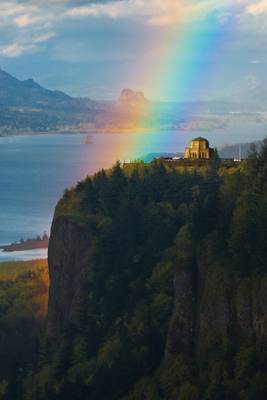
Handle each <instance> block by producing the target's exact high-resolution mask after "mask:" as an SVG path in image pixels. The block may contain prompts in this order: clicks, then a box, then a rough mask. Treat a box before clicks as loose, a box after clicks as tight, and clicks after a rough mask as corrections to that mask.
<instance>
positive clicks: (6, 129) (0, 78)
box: [0, 69, 267, 136]
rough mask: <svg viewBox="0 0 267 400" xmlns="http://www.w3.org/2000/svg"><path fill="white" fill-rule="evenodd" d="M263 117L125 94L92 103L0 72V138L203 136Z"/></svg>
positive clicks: (239, 108)
mask: <svg viewBox="0 0 267 400" xmlns="http://www.w3.org/2000/svg"><path fill="white" fill-rule="evenodd" d="M266 120H267V114H266V113H262V112H261V113H260V112H258V111H257V109H256V108H255V106H254V107H252V106H250V105H248V104H247V105H244V104H239V103H234V102H231V101H229V102H215V101H214V102H196V101H195V102H193V101H192V102H180V103H174V102H169V103H168V102H166V103H161V102H149V101H148V100H147V99H146V97H145V95H144V93H143V92H140V91H139V92H138V91H134V90H132V89H128V88H125V89H123V90H122V92H121V94H120V96H119V97H118V100H117V101H114V102H97V101H93V100H90V99H87V98H73V97H71V96H68V95H67V94H65V93H63V92H60V91H57V90H48V89H46V88H44V87H42V86H40V85H39V84H38V83H36V82H35V81H34V80H33V79H27V80H25V81H20V80H18V79H16V78H14V77H13V76H12V75H10V74H8V73H7V72H5V71H3V70H1V69H0V136H7V135H14V134H27V133H44V132H52V133H60V132H83V133H90V132H104V133H105V132H108V133H109V132H129V131H131V132H137V131H143V130H150V131H151V130H152V131H159V130H165V131H166V130H177V131H178V130H181V131H192V130H194V131H198V132H203V131H205V132H208V131H212V130H214V129H224V128H225V127H226V126H228V125H231V124H235V125H236V124H239V125H242V124H244V123H245V124H248V123H260V122H266Z"/></svg>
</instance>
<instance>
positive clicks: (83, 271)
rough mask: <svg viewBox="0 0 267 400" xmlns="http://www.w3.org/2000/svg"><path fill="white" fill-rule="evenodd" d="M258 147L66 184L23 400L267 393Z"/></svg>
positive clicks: (266, 210) (266, 279)
mask: <svg viewBox="0 0 267 400" xmlns="http://www.w3.org/2000/svg"><path fill="white" fill-rule="evenodd" d="M266 149H267V147H266ZM264 151H265V150H264V149H263V150H262V153H260V155H256V154H254V155H253V156H252V157H251V159H250V160H248V161H247V162H244V163H243V164H242V165H240V166H236V167H234V168H226V167H224V166H221V167H220V166H218V165H214V166H212V165H209V166H207V169H206V170H205V169H204V170H202V171H201V172H199V173H192V171H191V172H189V173H188V172H184V171H182V170H179V168H178V169H177V167H171V166H166V165H164V164H162V162H161V161H159V162H157V161H156V162H154V163H152V164H150V165H142V164H134V165H128V166H124V168H121V167H120V166H119V165H116V166H115V167H114V168H113V169H112V170H111V171H109V172H107V173H106V172H103V171H102V172H99V173H98V174H97V175H96V176H95V177H93V178H87V179H86V180H85V181H84V182H81V183H79V185H78V186H77V188H75V189H72V190H70V191H68V192H66V194H65V196H64V198H63V199H62V200H61V201H60V203H59V205H58V207H57V210H56V213H55V217H54V221H53V226H52V232H51V238H50V244H49V271H50V279H51V287H50V292H49V311H48V326H47V335H48V341H49V342H50V357H49V358H48V364H47V367H46V369H41V370H40V371H39V373H38V375H37V377H36V378H35V379H37V381H36V380H35V381H34V382H31V385H32V386H31V387H34V388H35V387H38V388H39V387H41V390H42V392H41V393H43V395H42V396H43V397H42V396H41V397H40V392H38V391H36V393H37V394H36V397H34V396H32V398H36V399H37V398H38V400H39V399H43V398H46V399H47V398H48V399H49V398H51V399H60V400H61V399H68V398H71V399H77V400H79V399H83V398H90V399H93V400H94V399H97V400H99V399H110V400H113V399H114V400H120V399H129V400H139V399H149V400H158V399H164V400H172V399H178V400H182V399H184V400H187V399H193V400H200V399H207V400H208V399H210V400H211V399H212V400H213V399H218V400H219V399H227V400H229V399H248V400H249V399H251V400H253V399H262V398H264V396H265V395H267V387H266V377H267V356H266V346H267V271H266V256H267V254H266V235H265V233H266V222H267V207H266V206H267V204H266V187H267V185H266V182H265V178H264V177H263V169H264V168H265V167H264V165H266V156H265V155H264V154H265V153H264ZM266 154H267V151H266ZM248 199H250V201H248ZM252 200H253V201H252ZM36 382H37V384H36ZM44 382H46V383H44ZM36 385H37V386H36ZM38 385H39V386H38ZM38 396H39V397H38Z"/></svg>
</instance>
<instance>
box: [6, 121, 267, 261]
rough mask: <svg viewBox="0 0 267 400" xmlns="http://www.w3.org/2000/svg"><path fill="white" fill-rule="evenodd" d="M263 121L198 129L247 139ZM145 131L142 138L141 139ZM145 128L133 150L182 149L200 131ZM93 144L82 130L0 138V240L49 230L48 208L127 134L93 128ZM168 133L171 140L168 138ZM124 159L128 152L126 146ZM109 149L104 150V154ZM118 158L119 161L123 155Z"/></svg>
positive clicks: (226, 138) (220, 137)
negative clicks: (140, 145) (147, 130)
mask: <svg viewBox="0 0 267 400" xmlns="http://www.w3.org/2000/svg"><path fill="white" fill-rule="evenodd" d="M266 132H267V126H266V125H265V124H255V125H252V124H251V125H247V126H245V127H244V126H242V127H237V126H235V127H231V128H230V127H229V128H228V129H225V130H218V131H213V133H211V132H206V133H202V134H201V135H203V136H205V137H207V138H208V139H209V140H210V143H211V145H213V146H218V145H221V144H225V143H238V142H249V141H253V140H258V139H262V138H264V137H265V133H266ZM146 135H147V140H146ZM151 135H154V134H151V133H149V134H145V140H143V148H142V150H141V149H140V154H138V156H140V157H142V156H144V155H146V154H147V153H153V152H163V153H164V152H182V151H183V150H184V147H185V146H186V144H187V143H188V142H189V141H190V140H191V139H192V138H193V137H195V136H199V132H177V135H173V132H172V134H171V135H168V132H160V133H155V135H157V136H158V137H159V139H157V141H156V142H157V147H155V146H153V145H152V143H153V140H151ZM90 136H92V144H88V145H86V144H84V140H85V135H79V134H77V135H58V136H56V135H39V136H17V137H11V138H0V182H1V194H0V243H1V244H7V243H11V242H13V241H17V240H20V238H24V239H26V238H32V237H35V236H36V235H38V234H42V232H43V231H44V230H46V231H47V232H49V231H50V226H51V222H52V217H53V212H54V209H55V206H56V204H57V201H58V200H59V199H60V197H61V196H62V194H63V193H64V190H65V189H66V188H68V187H70V186H72V185H74V184H76V183H77V181H78V180H81V179H83V178H85V176H86V175H91V174H93V173H95V172H96V171H98V170H99V169H101V168H108V167H110V166H111V165H112V164H114V162H115V161H116V160H117V159H118V158H119V157H120V150H119V149H120V145H121V144H122V143H123V142H124V141H125V143H127V142H128V141H129V135H128V134H96V135H90ZM170 137H171V138H172V140H170ZM127 151H128V153H127V152H126V154H125V157H124V160H128V159H129V158H131V155H130V153H129V152H130V149H128V150H127ZM107 154H108V156H107ZM124 160H121V161H124ZM45 255H46V252H40V251H36V252H28V253H24V252H20V254H16V253H6V254H3V253H2V254H1V253H0V260H3V259H33V258H40V257H43V256H45Z"/></svg>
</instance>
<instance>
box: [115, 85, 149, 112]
mask: <svg viewBox="0 0 267 400" xmlns="http://www.w3.org/2000/svg"><path fill="white" fill-rule="evenodd" d="M148 104H149V102H148V100H147V99H146V98H145V95H144V93H143V92H135V91H133V90H131V89H123V90H122V92H121V94H120V97H119V99H118V103H117V105H118V106H119V107H124V108H128V109H129V108H139V107H146V106H148Z"/></svg>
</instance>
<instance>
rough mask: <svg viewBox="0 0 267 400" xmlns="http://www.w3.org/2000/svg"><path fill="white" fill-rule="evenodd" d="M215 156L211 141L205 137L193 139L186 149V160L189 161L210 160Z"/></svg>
mask: <svg viewBox="0 0 267 400" xmlns="http://www.w3.org/2000/svg"><path fill="white" fill-rule="evenodd" d="M214 155H215V150H214V149H212V148H210V145H209V141H208V140H207V139H205V138H203V137H198V138H196V139H193V140H192V142H191V143H190V145H189V147H186V149H185V153H184V158H185V159H187V160H210V159H211V158H213V157H214Z"/></svg>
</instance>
